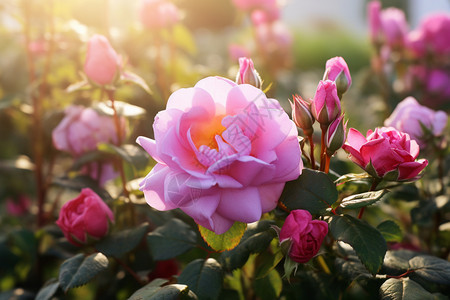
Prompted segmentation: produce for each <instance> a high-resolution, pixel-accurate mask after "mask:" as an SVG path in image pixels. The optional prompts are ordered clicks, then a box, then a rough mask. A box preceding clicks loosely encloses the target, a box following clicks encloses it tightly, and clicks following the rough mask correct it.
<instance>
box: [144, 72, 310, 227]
mask: <svg viewBox="0 0 450 300" xmlns="http://www.w3.org/2000/svg"><path fill="white" fill-rule="evenodd" d="M153 129H154V134H155V139H154V140H153V139H149V138H146V137H139V138H138V139H137V142H138V143H139V144H140V145H141V146H142V147H143V148H144V149H145V150H146V151H147V152H148V153H149V154H150V155H151V156H152V157H153V158H154V159H155V160H156V161H157V162H158V163H157V164H156V166H155V167H154V168H153V170H152V171H151V172H150V173H149V174H148V175H147V177H146V178H145V179H144V180H143V181H142V182H141V190H142V191H143V192H144V195H145V198H146V200H147V202H148V204H149V205H150V206H152V207H154V208H155V209H158V210H170V209H175V208H180V209H181V210H183V211H184V212H185V213H186V214H188V215H189V216H191V217H192V218H193V219H194V220H195V222H196V223H197V224H199V225H201V226H203V227H205V228H207V229H209V230H212V231H214V232H215V233H216V234H222V233H224V232H226V231H227V230H228V229H229V228H230V227H231V226H232V225H233V223H234V222H235V221H240V222H245V223H250V222H255V221H257V220H259V219H260V218H261V214H263V213H265V212H268V211H271V210H272V209H274V208H275V207H276V205H277V202H278V198H279V196H280V195H281V192H282V190H283V188H284V185H285V182H286V181H289V180H293V179H296V178H297V177H298V176H299V175H300V173H301V169H302V167H303V165H302V161H301V151H300V146H299V143H298V140H297V129H296V126H295V124H294V123H293V122H292V121H291V120H290V119H289V117H288V115H287V114H286V113H285V112H284V111H283V109H282V108H281V106H280V104H279V103H278V102H277V101H276V100H274V99H268V98H267V97H266V95H265V94H264V93H263V92H262V91H261V90H260V89H258V88H256V87H254V86H251V85H248V84H241V85H237V84H236V83H234V82H232V81H230V80H228V79H225V78H221V77H208V78H206V79H203V80H201V81H199V82H198V83H197V84H196V85H195V86H194V87H193V88H188V89H180V90H178V91H176V92H175V93H173V94H172V95H171V97H170V98H169V100H168V103H167V107H166V110H164V111H161V112H159V113H158V114H157V116H156V117H155V122H154V124H153Z"/></svg>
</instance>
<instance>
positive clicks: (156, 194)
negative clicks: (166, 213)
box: [140, 164, 177, 210]
mask: <svg viewBox="0 0 450 300" xmlns="http://www.w3.org/2000/svg"><path fill="white" fill-rule="evenodd" d="M170 172H171V170H170V168H169V167H168V166H166V165H163V164H156V166H154V167H153V169H152V170H151V171H150V173H149V174H148V175H147V176H146V177H145V179H144V180H143V181H142V182H141V187H140V190H141V191H143V192H144V196H145V200H147V203H148V204H149V205H150V206H151V207H153V208H155V209H157V210H170V209H174V208H177V207H176V206H175V205H173V204H172V203H166V201H165V199H164V181H165V179H166V176H167V175H169V174H170Z"/></svg>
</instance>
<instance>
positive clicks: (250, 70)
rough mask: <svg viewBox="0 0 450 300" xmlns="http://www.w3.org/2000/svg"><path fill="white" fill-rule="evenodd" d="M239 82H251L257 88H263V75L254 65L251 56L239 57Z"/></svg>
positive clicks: (237, 79) (237, 78)
mask: <svg viewBox="0 0 450 300" xmlns="http://www.w3.org/2000/svg"><path fill="white" fill-rule="evenodd" d="M236 83H237V84H244V83H247V84H251V85H253V86H256V87H257V88H261V77H259V74H258V72H257V71H256V70H255V67H254V66H253V61H252V59H251V58H246V57H241V58H239V73H238V74H237V76H236Z"/></svg>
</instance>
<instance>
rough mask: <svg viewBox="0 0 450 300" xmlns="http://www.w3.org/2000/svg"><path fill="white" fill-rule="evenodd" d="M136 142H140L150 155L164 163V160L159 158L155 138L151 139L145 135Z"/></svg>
mask: <svg viewBox="0 0 450 300" xmlns="http://www.w3.org/2000/svg"><path fill="white" fill-rule="evenodd" d="M136 143H138V144H139V145H140V146H141V147H142V148H144V150H145V151H147V153H148V154H150V156H151V157H153V159H154V160H156V161H157V162H159V163H162V160H161V159H160V158H159V156H158V154H157V146H156V141H155V140H152V139H149V138H147V137H144V136H140V137H138V138H137V139H136Z"/></svg>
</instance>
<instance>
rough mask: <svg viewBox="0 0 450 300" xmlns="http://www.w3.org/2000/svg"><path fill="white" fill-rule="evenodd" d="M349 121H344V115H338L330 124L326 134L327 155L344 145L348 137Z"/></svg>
mask: <svg viewBox="0 0 450 300" xmlns="http://www.w3.org/2000/svg"><path fill="white" fill-rule="evenodd" d="M346 128H347V122H345V123H344V115H343V114H342V115H341V116H340V117H337V118H336V119H335V120H334V121H333V122H332V123H331V124H330V126H328V129H327V132H326V134H325V143H326V149H327V155H328V156H332V155H333V154H334V153H335V152H336V151H337V150H339V148H341V147H342V145H344V143H345V139H346V133H345V132H346Z"/></svg>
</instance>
